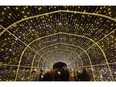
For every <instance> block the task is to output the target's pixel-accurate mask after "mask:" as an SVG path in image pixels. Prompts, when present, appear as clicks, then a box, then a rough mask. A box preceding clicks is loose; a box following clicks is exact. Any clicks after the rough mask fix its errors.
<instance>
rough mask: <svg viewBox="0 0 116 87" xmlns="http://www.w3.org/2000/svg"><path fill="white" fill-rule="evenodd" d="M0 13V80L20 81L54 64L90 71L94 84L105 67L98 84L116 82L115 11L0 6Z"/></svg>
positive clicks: (101, 8) (102, 7)
mask: <svg viewBox="0 0 116 87" xmlns="http://www.w3.org/2000/svg"><path fill="white" fill-rule="evenodd" d="M0 12H1V14H0V69H1V71H0V73H1V75H0V78H1V79H0V80H17V79H18V80H21V79H22V77H24V78H25V77H26V75H28V74H29V73H30V71H32V70H33V69H34V68H42V67H43V68H45V67H51V65H52V64H53V63H55V62H57V61H64V62H66V63H68V64H69V66H72V67H74V68H77V67H86V68H88V69H89V68H90V69H92V72H91V73H92V75H93V80H101V79H100V78H98V77H97V74H96V73H97V72H96V71H99V70H100V69H104V68H107V70H108V71H107V74H109V76H108V77H107V78H105V79H102V80H116V77H115V74H116V73H115V69H116V19H115V18H116V7H113V6H3V7H2V6H1V7H0ZM3 73H4V75H2V74H3ZM8 73H9V74H8ZM24 73H27V74H25V76H24ZM99 73H100V72H99ZM106 76H107V75H106ZM24 78H23V79H22V80H24Z"/></svg>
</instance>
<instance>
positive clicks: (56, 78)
mask: <svg viewBox="0 0 116 87" xmlns="http://www.w3.org/2000/svg"><path fill="white" fill-rule="evenodd" d="M54 81H61V72H60V71H55V72H54Z"/></svg>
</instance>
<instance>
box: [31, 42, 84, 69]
mask: <svg viewBox="0 0 116 87" xmlns="http://www.w3.org/2000/svg"><path fill="white" fill-rule="evenodd" d="M57 44H59V43H57ZM55 45H56V44H55ZM52 46H53V45H52ZM49 47H50V46H49ZM45 48H48V47H45ZM43 49H44V48H43ZM55 50H56V49H55ZM59 50H60V49H59ZM62 50H63V49H62ZM39 51H40V50H39ZM39 51H38V52H39ZM64 51H68V52H70V53H73V54H75V55H77V56H78V57H79V58H80V60H81V62H82V63H83V61H82V59H81V57H80V56H79V55H78V54H77V53H75V52H71V51H69V50H66V49H65V50H64ZM37 55H38V53H37V54H35V55H34V57H33V61H32V64H31V71H32V68H33V63H34V60H35V57H36V56H37ZM39 56H40V55H39Z"/></svg>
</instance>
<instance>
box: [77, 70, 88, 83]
mask: <svg viewBox="0 0 116 87" xmlns="http://www.w3.org/2000/svg"><path fill="white" fill-rule="evenodd" d="M79 79H80V81H90V75H89V74H88V73H87V70H86V69H85V68H84V69H83V71H82V74H81V75H79Z"/></svg>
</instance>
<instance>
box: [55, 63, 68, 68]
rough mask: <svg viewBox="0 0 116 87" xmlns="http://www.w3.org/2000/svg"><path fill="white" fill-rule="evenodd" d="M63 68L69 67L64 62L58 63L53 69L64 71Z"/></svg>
mask: <svg viewBox="0 0 116 87" xmlns="http://www.w3.org/2000/svg"><path fill="white" fill-rule="evenodd" d="M63 67H67V64H66V63H64V62H56V63H54V65H53V69H59V70H60V69H62V68H63Z"/></svg>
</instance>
